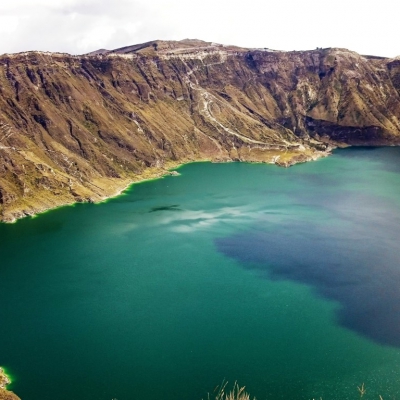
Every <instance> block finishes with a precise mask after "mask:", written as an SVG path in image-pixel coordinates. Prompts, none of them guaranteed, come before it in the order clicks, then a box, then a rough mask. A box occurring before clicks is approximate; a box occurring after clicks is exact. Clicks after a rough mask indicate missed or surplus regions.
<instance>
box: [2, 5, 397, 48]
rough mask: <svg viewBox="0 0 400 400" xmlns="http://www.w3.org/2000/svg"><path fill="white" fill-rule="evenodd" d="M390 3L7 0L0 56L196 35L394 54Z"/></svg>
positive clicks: (394, 23)
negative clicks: (25, 51) (8, 53)
mask: <svg viewBox="0 0 400 400" xmlns="http://www.w3.org/2000/svg"><path fill="white" fill-rule="evenodd" d="M396 15H397V13H396V10H395V2H393V0H381V1H380V2H379V3H376V2H372V1H371V0H365V1H360V0H353V1H351V2H350V1H348V0H336V1H332V2H321V1H317V0H302V1H299V0H281V1H276V0H274V1H265V0H249V1H246V2H234V1H232V0H202V1H201V2H188V1H183V0H152V1H149V0H113V1H110V0H57V2H55V1H54V0H13V1H12V2H4V1H3V2H1V4H0V32H1V34H2V40H1V43H0V53H4V52H18V51H24V50H34V49H37V50H48V51H65V52H70V53H74V54H77V53H84V52H88V51H92V50H95V49H97V48H110V49H111V48H117V47H122V46H127V45H130V44H134V43H140V42H144V41H148V40H153V39H183V38H187V37H190V38H198V39H203V40H209V41H216V42H221V43H227V44H237V45H241V46H246V47H269V48H276V49H282V50H294V49H296V50H300V49H312V48H315V47H347V48H349V49H352V50H355V51H358V52H360V53H363V54H365V53H368V54H378V55H387V56H395V55H398V54H400V44H399V43H398V41H397V21H396Z"/></svg>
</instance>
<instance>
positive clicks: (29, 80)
mask: <svg viewBox="0 0 400 400" xmlns="http://www.w3.org/2000/svg"><path fill="white" fill-rule="evenodd" d="M399 90H400V59H399V60H397V59H394V60H389V59H382V58H378V57H369V56H361V55H359V54H357V53H354V52H351V51H347V50H343V49H317V50H313V51H305V52H275V51H270V50H268V49H254V50H248V49H241V48H238V47H234V46H223V45H219V44H214V43H208V42H202V41H198V40H189V39H187V40H184V41H181V42H166V41H153V42H149V43H144V44H141V45H135V46H129V47H125V48H122V49H117V50H115V51H108V50H99V51H96V52H93V53H90V54H88V55H83V56H71V55H68V54H54V53H40V52H28V53H20V54H12V55H3V56H0V159H1V161H0V215H1V219H2V220H4V221H12V220H14V219H15V218H19V217H22V216H25V215H30V214H34V213H36V212H39V211H41V210H45V209H47V208H51V207H55V206H57V205H60V204H68V203H72V202H76V201H98V200H101V199H103V198H105V197H107V196H110V195H113V194H115V193H117V192H118V191H119V190H121V189H122V188H124V187H125V186H127V185H128V184H129V183H130V182H133V181H135V180H139V179H143V178H146V177H150V176H157V175H162V174H165V173H167V169H168V168H170V167H172V166H174V165H177V164H179V163H182V162H187V161H191V160H203V159H208V160H212V161H229V160H242V161H256V162H270V163H278V164H280V165H283V166H288V165H291V164H294V163H296V162H303V161H307V160H312V159H316V158H318V157H321V156H324V155H326V154H328V153H329V151H330V149H331V148H332V147H333V146H335V145H337V144H338V143H339V144H344V143H346V144H350V145H392V144H398V143H399V142H400V123H399V120H398V117H399V115H400V97H399Z"/></svg>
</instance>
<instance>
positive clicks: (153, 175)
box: [0, 148, 334, 224]
mask: <svg viewBox="0 0 400 400" xmlns="http://www.w3.org/2000/svg"><path fill="white" fill-rule="evenodd" d="M332 150H334V148H331V149H329V150H327V151H317V152H315V153H313V154H312V155H307V154H306V153H298V154H297V155H296V156H292V157H291V158H290V159H289V160H287V161H282V160H280V156H281V155H278V156H274V157H273V158H272V160H271V161H269V162H268V161H253V160H246V159H239V160H235V159H221V160H220V159H210V158H199V159H198V160H181V161H179V162H175V161H167V162H166V163H165V164H164V166H163V167H153V168H146V169H145V170H144V171H143V172H142V173H141V174H139V175H137V177H136V178H133V179H124V181H125V182H124V183H123V184H122V185H121V186H120V187H118V185H117V189H116V191H113V192H111V193H110V194H105V195H104V196H103V197H101V198H100V199H98V198H96V199H88V200H87V201H78V200H76V199H75V200H71V201H69V200H66V201H60V203H59V204H54V205H52V206H49V207H46V206H44V207H40V206H39V207H37V208H33V209H32V210H28V211H27V210H24V209H18V208H16V209H15V210H13V211H12V212H10V213H8V214H9V217H7V212H5V213H4V214H5V215H6V216H5V217H3V218H2V219H0V224H15V223H17V222H18V221H20V220H23V219H25V218H27V217H30V218H36V217H38V216H40V215H42V214H45V213H47V212H50V211H53V210H56V209H58V208H61V207H67V206H74V205H75V204H79V203H93V204H102V203H106V202H107V201H108V200H111V199H114V198H116V197H118V196H121V195H123V193H124V192H125V191H126V190H128V189H129V188H130V187H132V186H133V185H136V184H140V183H144V182H148V181H152V180H156V179H161V178H164V177H165V176H176V175H179V173H177V174H175V173H173V170H176V169H179V168H181V167H183V166H184V165H187V164H190V163H199V162H210V163H215V164H219V163H231V162H244V163H249V164H269V165H277V166H279V167H284V168H288V167H291V166H293V165H296V164H302V163H305V162H309V161H317V160H319V159H320V158H325V157H328V156H330V155H332ZM114 182H115V183H117V181H114ZM60 200H61V199H60Z"/></svg>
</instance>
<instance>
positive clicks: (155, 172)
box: [0, 146, 336, 400]
mask: <svg viewBox="0 0 400 400" xmlns="http://www.w3.org/2000/svg"><path fill="white" fill-rule="evenodd" d="M335 148H336V146H329V147H328V148H327V149H326V150H324V151H314V152H312V153H307V152H299V153H297V154H294V155H293V154H292V155H290V156H286V157H283V156H284V155H285V154H284V153H281V154H279V153H277V154H276V155H275V156H272V157H271V159H270V160H269V161H253V160H247V159H231V158H221V159H218V158H216V159H188V160H181V161H179V162H173V161H169V162H166V163H165V164H164V165H163V166H162V167H153V168H146V169H145V170H144V171H143V173H142V174H140V175H137V176H136V177H134V178H131V179H118V180H117V179H115V180H112V181H111V182H110V183H112V184H113V185H112V188H111V190H109V191H108V190H107V191H105V193H104V195H103V196H102V197H98V198H90V197H89V198H74V199H65V198H64V199H63V198H60V199H57V198H56V199H52V201H51V204H46V205H38V206H37V207H30V208H29V209H26V208H25V207H23V208H22V207H21V208H19V207H18V206H16V207H15V208H14V209H13V210H12V211H5V212H3V215H2V216H0V223H15V222H17V221H18V220H20V219H23V218H26V217H35V216H37V215H39V214H43V213H45V212H48V211H51V210H54V209H56V208H59V207H64V206H70V205H74V204H77V203H95V204H99V203H102V202H105V201H107V200H109V199H111V198H115V197H117V196H120V195H121V194H122V193H123V192H124V191H125V190H127V189H128V188H129V187H131V186H132V185H135V184H138V183H142V182H146V181H149V180H154V179H159V178H163V177H165V176H176V175H179V173H178V172H177V171H175V169H177V168H179V167H181V166H183V165H185V164H189V163H193V162H211V163H228V162H248V163H261V164H274V165H277V166H280V167H285V168H288V167H291V166H293V165H295V164H300V163H305V162H309V161H316V160H318V159H320V158H324V157H327V156H329V155H331V154H332V150H334V149H335ZM110 187H111V185H110ZM0 400H1V399H0Z"/></svg>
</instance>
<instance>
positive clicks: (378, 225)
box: [215, 191, 400, 347]
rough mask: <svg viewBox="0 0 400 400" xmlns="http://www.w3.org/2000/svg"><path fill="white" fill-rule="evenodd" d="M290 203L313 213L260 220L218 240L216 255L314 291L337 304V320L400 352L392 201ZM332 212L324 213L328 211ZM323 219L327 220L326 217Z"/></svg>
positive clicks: (397, 221) (397, 224)
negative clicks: (396, 348) (245, 228)
mask: <svg viewBox="0 0 400 400" xmlns="http://www.w3.org/2000/svg"><path fill="white" fill-rule="evenodd" d="M293 202H294V203H298V204H300V205H301V204H302V203H304V204H306V203H307V204H308V205H309V206H310V204H311V207H312V209H313V212H314V214H311V216H310V215H309V217H308V218H305V217H304V215H301V214H297V213H288V214H286V215H285V217H284V218H283V220H280V221H279V222H274V221H271V220H267V221H266V220H260V221H259V222H257V223H256V224H255V225H254V227H253V228H252V229H251V230H249V231H247V232H241V233H238V234H234V235H232V236H230V237H225V238H219V239H216V240H215V242H216V245H217V248H218V250H219V251H221V252H222V253H224V254H225V255H227V256H229V257H232V258H234V259H237V260H238V261H240V262H241V264H242V265H243V266H244V267H245V268H249V269H256V270H258V271H260V274H261V275H262V276H264V277H268V278H271V279H287V280H293V281H298V282H301V283H304V284H309V285H311V286H312V287H313V288H314V289H315V291H316V293H317V294H319V295H321V296H324V297H326V298H329V299H332V300H335V301H337V302H339V304H340V307H339V308H338V311H337V322H338V323H339V324H340V325H342V326H344V327H346V328H349V329H352V330H354V331H356V332H358V333H359V334H361V335H363V336H365V337H367V338H369V339H372V340H373V341H375V342H378V343H381V344H384V345H390V346H396V347H400V289H399V288H400V262H399V260H400V250H399V246H398V238H399V237H400V218H399V206H398V204H396V203H395V202H393V201H390V200H388V199H383V198H380V197H379V196H370V195H365V194H359V193H357V192H347V193H346V192H345V193H342V194H341V195H340V196H338V195H337V196H335V195H332V194H330V195H329V196H328V195H327V192H326V191H322V194H321V193H319V195H316V193H315V192H313V198H312V199H311V198H308V196H306V195H305V194H304V193H302V194H301V195H300V196H298V195H294V197H293ZM327 210H328V211H329V213H328V214H326V211H327ZM323 215H325V216H323Z"/></svg>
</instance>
